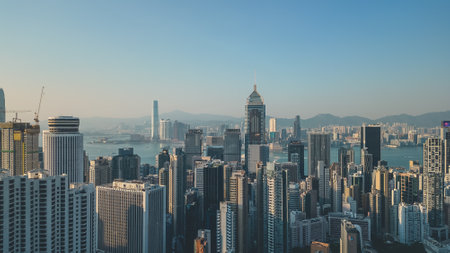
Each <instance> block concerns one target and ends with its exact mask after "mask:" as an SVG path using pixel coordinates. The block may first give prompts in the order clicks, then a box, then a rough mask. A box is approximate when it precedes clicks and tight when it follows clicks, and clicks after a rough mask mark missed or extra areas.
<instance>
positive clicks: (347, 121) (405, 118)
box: [41, 110, 450, 131]
mask: <svg viewBox="0 0 450 253" xmlns="http://www.w3.org/2000/svg"><path fill="white" fill-rule="evenodd" d="M160 118H161V119H171V120H172V121H174V120H178V121H181V122H184V123H187V124H190V125H191V126H200V125H203V126H204V125H213V124H222V123H224V124H240V123H241V122H242V121H243V118H237V117H232V116H225V115H217V114H205V113H201V114H195V113H188V112H183V111H180V110H177V111H172V112H168V113H162V114H161V115H160ZM269 118H270V116H267V121H268V120H269ZM442 120H450V110H449V111H444V112H430V113H425V114H421V115H417V116H413V115H408V114H399V115H392V116H385V117H382V118H379V119H369V118H365V117H360V116H346V117H339V116H335V115H332V114H319V115H316V116H314V117H312V118H308V119H301V126H302V128H316V127H321V126H327V125H345V126H360V125H362V124H363V123H366V124H374V123H391V124H392V123H395V122H398V123H407V124H408V125H413V126H416V127H435V126H439V125H440V124H441V121H442ZM150 122H151V118H150V116H145V117H138V118H104V117H90V118H81V126H80V128H81V130H82V131H83V130H84V131H96V130H107V129H117V128H120V127H122V126H128V127H130V126H149V125H150ZM293 124H294V119H287V118H277V125H278V127H279V128H285V127H291V126H293ZM41 126H42V128H43V129H46V128H47V122H44V121H43V122H42V123H41ZM268 126H269V125H268V123H267V127H268Z"/></svg>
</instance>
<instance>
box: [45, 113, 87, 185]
mask: <svg viewBox="0 0 450 253" xmlns="http://www.w3.org/2000/svg"><path fill="white" fill-rule="evenodd" d="M79 125H80V120H79V119H78V118H75V117H72V116H59V117H50V118H48V128H49V130H46V131H44V134H43V137H42V142H43V151H44V169H46V170H48V171H49V174H50V175H51V176H56V175H61V174H63V173H65V174H67V175H68V178H69V182H70V183H74V182H83V169H84V156H83V135H82V134H81V133H80V132H79V131H78V127H79Z"/></svg>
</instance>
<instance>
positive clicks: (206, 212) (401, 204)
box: [0, 85, 450, 253]
mask: <svg viewBox="0 0 450 253" xmlns="http://www.w3.org/2000/svg"><path fill="white" fill-rule="evenodd" d="M0 102H1V101H0ZM0 107H1V106H0ZM3 108H4V105H3ZM3 110H4V109H3ZM0 119H1V117H0ZM3 121H4V120H3ZM178 123H179V122H178ZM178 123H177V121H175V122H174V123H172V122H171V121H170V120H165V119H159V116H158V102H157V101H155V102H154V106H153V118H152V132H151V138H152V139H153V140H155V141H157V140H162V141H168V140H171V139H177V140H179V141H181V140H182V141H183V142H184V145H183V147H178V148H174V149H173V150H169V149H168V148H164V149H163V150H162V151H161V153H159V154H157V155H156V163H155V164H154V166H149V165H141V159H140V157H139V156H138V155H137V154H134V150H133V149H132V148H123V149H119V151H118V154H117V155H115V156H112V157H107V156H104V157H98V158H96V159H94V160H91V161H89V159H88V158H87V155H86V153H85V152H84V151H83V135H82V134H81V133H80V132H79V124H80V122H79V119H78V118H75V117H71V116H60V117H51V118H49V121H48V125H49V129H48V130H46V131H44V132H43V135H42V140H43V146H42V150H41V149H40V148H39V145H38V140H39V134H40V127H39V125H38V124H34V125H33V124H29V123H22V122H16V121H13V122H6V123H5V122H3V123H0V141H1V157H0V159H1V164H2V170H1V171H0V199H1V201H0V214H1V215H0V227H1V229H0V231H1V234H0V249H1V251H2V252H114V253H119V252H158V253H166V252H170V253H172V252H174V253H177V252H203V253H206V252H228V253H230V252H242V253H245V252H261V253H275V252H296V251H297V250H299V249H304V248H309V249H310V250H311V252H332V245H339V246H338V248H339V247H340V248H339V250H338V251H340V252H343V253H347V252H349V253H353V252H375V251H374V249H373V248H372V245H373V244H372V242H374V241H376V240H378V241H387V240H390V241H396V242H398V243H401V244H405V245H412V244H414V243H422V245H423V246H424V248H425V249H426V250H427V251H428V252H450V241H449V240H448V226H449V225H450V132H448V131H447V125H448V124H444V123H443V125H442V127H441V131H440V134H439V135H436V136H429V137H428V138H426V139H425V140H423V162H422V165H420V163H418V162H414V161H413V162H411V166H410V168H405V169H402V168H390V167H389V164H388V162H387V161H384V160H383V159H382V156H381V146H382V143H383V139H384V138H385V136H383V135H384V134H385V133H386V130H385V129H383V128H384V126H382V125H363V126H361V127H359V132H358V137H359V142H358V143H359V147H360V154H361V155H360V157H361V159H360V161H356V160H355V150H354V148H352V147H350V146H342V147H340V148H339V150H338V161H337V162H332V161H331V159H330V152H331V146H332V145H333V142H335V141H336V140H339V139H341V137H340V136H339V134H335V133H336V131H335V130H332V129H333V128H332V129H327V128H324V129H315V130H312V131H308V132H306V131H305V130H304V129H303V130H302V129H301V126H300V117H299V116H296V118H295V121H294V125H293V127H292V131H289V132H288V131H284V133H281V134H280V133H279V132H277V125H276V124H277V122H276V120H275V119H270V120H269V129H268V131H267V129H266V105H265V104H264V101H263V98H262V97H261V95H260V94H259V93H258V91H257V89H256V85H255V87H254V90H253V92H252V93H251V94H250V96H249V97H248V99H247V103H246V105H245V122H244V127H243V130H242V131H241V129H240V128H227V129H223V131H222V132H223V134H222V135H216V136H205V134H204V131H203V130H202V129H189V128H188V127H187V126H186V125H184V124H182V123H180V124H181V125H180V124H178ZM334 129H337V128H334ZM344 130H345V131H344V132H347V133H349V132H351V131H349V129H344ZM388 131H390V130H388ZM410 131H413V130H410V129H409V130H408V132H410ZM302 132H303V133H305V132H306V136H303V137H302ZM303 135H305V134H303ZM351 135H352V136H353V134H351ZM411 135H412V137H411V138H412V140H413V141H415V142H416V143H417V139H416V138H417V134H416V135H415V136H414V133H411ZM341 136H343V135H341ZM408 138H409V134H408ZM277 145H279V146H280V147H284V146H285V148H286V151H287V156H288V162H283V163H279V162H277V161H272V160H271V159H270V157H269V154H270V153H269V150H270V149H274V148H277ZM306 148H307V151H308V152H307V153H308V155H307V164H305V149H306ZM306 165H307V167H306ZM305 168H307V169H305Z"/></svg>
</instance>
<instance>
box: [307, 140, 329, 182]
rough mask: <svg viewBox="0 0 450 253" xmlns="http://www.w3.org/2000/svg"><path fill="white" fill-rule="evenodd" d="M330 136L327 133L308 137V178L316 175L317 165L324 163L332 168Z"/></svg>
mask: <svg viewBox="0 0 450 253" xmlns="http://www.w3.org/2000/svg"><path fill="white" fill-rule="evenodd" d="M330 141H331V139H330V135H329V134H327V133H310V134H309V135H308V176H315V175H316V168H317V163H318V162H319V161H323V162H324V165H325V167H328V168H329V167H330V148H331V142H330Z"/></svg>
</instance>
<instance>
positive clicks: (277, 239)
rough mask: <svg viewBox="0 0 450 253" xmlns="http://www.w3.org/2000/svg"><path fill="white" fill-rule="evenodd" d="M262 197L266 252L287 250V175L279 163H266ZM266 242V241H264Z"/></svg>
mask: <svg viewBox="0 0 450 253" xmlns="http://www.w3.org/2000/svg"><path fill="white" fill-rule="evenodd" d="M265 187H266V189H265V190H264V191H265V194H266V196H265V197H264V198H265V200H266V201H267V202H266V204H265V205H264V213H265V219H264V222H267V235H266V236H267V252H273V253H275V252H288V240H287V238H288V224H289V223H288V218H289V217H288V215H289V214H288V209H289V208H288V204H289V203H288V201H287V200H288V187H289V182H288V175H287V171H285V170H282V169H281V165H280V164H279V163H267V170H266V176H265ZM265 244H266V243H265Z"/></svg>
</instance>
